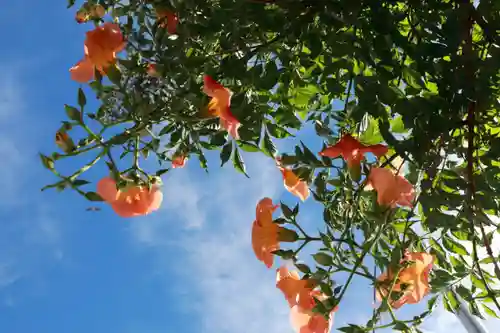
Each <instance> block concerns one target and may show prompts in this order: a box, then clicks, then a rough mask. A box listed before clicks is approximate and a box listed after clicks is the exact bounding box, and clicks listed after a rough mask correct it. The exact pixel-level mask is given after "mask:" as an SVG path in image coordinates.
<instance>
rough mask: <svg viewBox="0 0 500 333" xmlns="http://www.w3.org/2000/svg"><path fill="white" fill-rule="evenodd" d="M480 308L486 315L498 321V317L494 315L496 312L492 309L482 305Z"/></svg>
mask: <svg viewBox="0 0 500 333" xmlns="http://www.w3.org/2000/svg"><path fill="white" fill-rule="evenodd" d="M481 306H482V307H483V309H484V312H486V313H487V314H488V315H490V316H491V317H494V318H498V319H500V316H498V314H497V313H496V311H494V310H493V309H492V308H490V307H488V306H487V305H486V304H484V303H483V304H481Z"/></svg>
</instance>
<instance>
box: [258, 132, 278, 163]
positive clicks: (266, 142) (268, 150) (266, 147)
mask: <svg viewBox="0 0 500 333" xmlns="http://www.w3.org/2000/svg"><path fill="white" fill-rule="evenodd" d="M261 149H262V151H263V152H264V154H266V155H267V156H269V157H272V158H274V157H275V156H276V153H277V151H278V150H277V149H276V146H275V145H274V143H273V140H272V139H271V137H270V136H269V133H268V132H267V130H264V138H263V140H262V143H261Z"/></svg>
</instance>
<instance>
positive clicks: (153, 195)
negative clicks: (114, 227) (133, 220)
mask: <svg viewBox="0 0 500 333" xmlns="http://www.w3.org/2000/svg"><path fill="white" fill-rule="evenodd" d="M97 194H99V195H100V196H101V197H102V198H103V199H104V200H105V201H106V202H107V203H108V204H110V205H111V207H112V208H113V210H114V211H115V212H116V213H117V214H118V215H119V216H121V217H134V216H141V215H147V214H149V213H151V212H153V211H155V210H157V209H158V208H160V205H161V202H162V201H163V194H162V193H161V191H160V189H159V187H158V185H153V186H152V187H151V189H150V190H148V189H147V188H146V187H143V186H138V185H131V186H128V187H127V188H125V189H121V190H117V189H116V182H115V181H114V180H113V179H111V178H109V177H106V178H103V179H101V180H100V181H99V182H98V183H97Z"/></svg>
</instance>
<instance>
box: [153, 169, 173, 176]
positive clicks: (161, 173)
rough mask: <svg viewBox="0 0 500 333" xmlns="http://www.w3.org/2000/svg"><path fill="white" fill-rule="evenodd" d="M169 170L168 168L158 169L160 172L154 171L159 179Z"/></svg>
mask: <svg viewBox="0 0 500 333" xmlns="http://www.w3.org/2000/svg"><path fill="white" fill-rule="evenodd" d="M169 170H170V169H169V168H166V169H160V170H158V171H156V176H158V177H160V176H161V175H164V174H165V173H167V172H168V171H169Z"/></svg>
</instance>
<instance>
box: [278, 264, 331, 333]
mask: <svg viewBox="0 0 500 333" xmlns="http://www.w3.org/2000/svg"><path fill="white" fill-rule="evenodd" d="M276 280H277V282H276V287H277V288H279V289H280V290H281V291H282V292H283V294H284V295H285V298H286V299H287V301H288V304H289V305H290V308H291V310H290V320H291V323H292V326H293V328H294V329H295V331H296V332H297V333H326V332H328V330H329V328H330V324H331V322H332V321H333V313H334V312H335V311H337V308H335V309H334V310H333V311H332V312H331V314H330V320H327V319H326V318H325V317H324V316H322V315H321V314H316V313H313V312H312V309H313V308H314V307H315V305H316V302H315V301H314V298H317V299H319V300H323V299H325V298H326V296H325V295H323V294H322V293H321V292H320V291H318V290H313V288H314V287H315V282H314V281H312V280H307V279H300V277H299V275H298V274H297V272H295V271H292V272H290V271H288V269H287V268H286V267H281V268H279V269H278V271H277V277H276Z"/></svg>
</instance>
